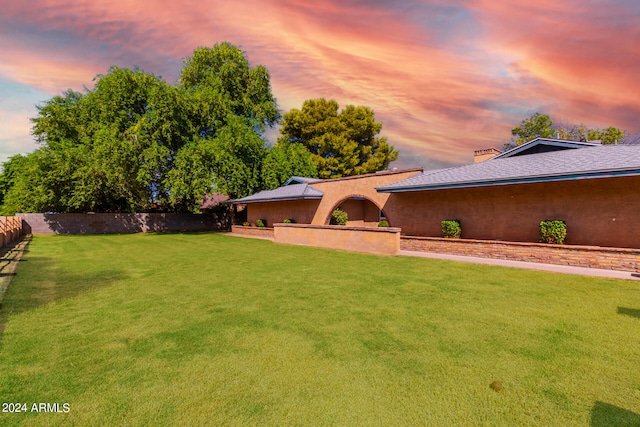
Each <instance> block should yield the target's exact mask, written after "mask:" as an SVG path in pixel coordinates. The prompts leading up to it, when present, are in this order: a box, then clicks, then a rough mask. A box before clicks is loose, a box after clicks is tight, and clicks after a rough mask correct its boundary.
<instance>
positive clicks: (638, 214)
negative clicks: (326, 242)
mask: <svg viewBox="0 0 640 427" xmlns="http://www.w3.org/2000/svg"><path fill="white" fill-rule="evenodd" d="M418 173H419V170H411V171H402V172H388V173H383V174H371V175H366V176H360V177H350V178H341V179H336V180H329V181H322V182H317V183H313V184H312V185H313V187H314V188H317V189H318V190H321V191H323V192H324V195H323V197H322V199H321V200H306V201H305V200H301V201H289V202H269V203H253V204H250V205H249V208H248V209H249V221H250V222H252V223H255V220H256V219H258V218H262V219H266V220H267V224H268V225H269V226H271V225H272V224H274V223H280V222H282V221H283V220H284V219H285V218H292V219H295V221H296V222H297V223H301V224H315V225H325V224H328V223H329V219H330V215H331V212H332V211H333V210H334V209H335V208H336V207H338V206H341V207H342V208H343V209H344V210H346V211H347V213H348V214H349V218H350V220H351V221H350V222H349V223H348V225H351V226H376V225H377V221H378V215H379V210H382V211H383V212H384V214H385V215H386V217H387V219H388V221H389V224H390V225H391V226H392V227H400V228H401V229H402V234H403V235H408V236H427V237H440V236H441V233H442V230H441V221H442V220H445V219H459V220H460V221H461V223H462V238H467V239H486V240H504V241H514V242H537V241H538V239H539V224H540V222H541V221H543V220H547V219H558V220H563V221H565V222H566V223H567V229H568V235H567V239H566V243H567V244H570V245H592V246H606V247H620V248H640V177H618V178H591V179H577V180H573V181H560V182H546V183H536V184H511V185H495V186H488V187H476V188H461V189H447V190H431V191H416V192H401V193H378V192H377V191H376V190H375V189H376V187H379V186H382V185H385V184H388V183H393V182H399V181H401V180H404V179H406V178H409V177H411V176H414V175H416V174H418Z"/></svg>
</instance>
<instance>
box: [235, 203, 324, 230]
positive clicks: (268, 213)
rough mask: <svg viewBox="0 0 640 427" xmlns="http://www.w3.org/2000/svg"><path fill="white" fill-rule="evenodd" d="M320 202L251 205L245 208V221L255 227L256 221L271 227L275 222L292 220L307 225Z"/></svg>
mask: <svg viewBox="0 0 640 427" xmlns="http://www.w3.org/2000/svg"><path fill="white" fill-rule="evenodd" d="M319 205H320V200H288V201H282V202H264V203H251V204H249V205H248V206H247V209H248V211H247V212H248V213H247V221H249V222H250V223H251V224H253V225H255V223H256V220H257V219H262V220H266V221H267V224H266V225H267V226H269V227H271V226H273V224H275V223H276V222H282V221H284V220H285V219H287V218H288V219H293V220H294V221H295V222H297V223H301V224H309V223H310V222H311V220H312V219H313V215H314V213H315V211H316V210H317V209H318V206H319Z"/></svg>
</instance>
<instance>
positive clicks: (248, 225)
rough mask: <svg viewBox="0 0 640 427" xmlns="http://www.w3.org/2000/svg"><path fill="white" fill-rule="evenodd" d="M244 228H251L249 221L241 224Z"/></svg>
mask: <svg viewBox="0 0 640 427" xmlns="http://www.w3.org/2000/svg"><path fill="white" fill-rule="evenodd" d="M242 225H243V226H244V227H251V223H250V222H249V221H245V222H243V223H242Z"/></svg>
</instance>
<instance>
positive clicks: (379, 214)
mask: <svg viewBox="0 0 640 427" xmlns="http://www.w3.org/2000/svg"><path fill="white" fill-rule="evenodd" d="M337 208H339V209H341V210H343V211H345V212H346V213H347V215H348V216H349V220H348V221H347V225H348V226H353V227H377V226H378V223H379V222H380V221H381V220H385V221H388V220H387V218H386V216H385V214H384V212H383V211H382V210H381V209H380V208H379V207H378V206H377V205H376V204H375V203H374V202H372V201H371V200H369V199H368V198H366V197H364V196H351V197H349V198H347V199H343V200H342V201H341V202H339V203H338V204H337V205H336V206H334V208H333V209H331V212H333V211H334V210H335V209H337ZM330 222H331V213H330V214H329V217H328V218H327V219H326V220H325V224H330Z"/></svg>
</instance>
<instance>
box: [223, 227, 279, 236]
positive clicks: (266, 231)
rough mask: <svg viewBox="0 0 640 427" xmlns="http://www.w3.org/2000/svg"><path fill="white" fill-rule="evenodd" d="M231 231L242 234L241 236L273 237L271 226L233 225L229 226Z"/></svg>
mask: <svg viewBox="0 0 640 427" xmlns="http://www.w3.org/2000/svg"><path fill="white" fill-rule="evenodd" d="M231 231H232V232H233V233H234V234H242V235H243V236H252V237H262V238H265V239H273V228H270V227H245V226H244V225H234V226H232V227H231Z"/></svg>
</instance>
